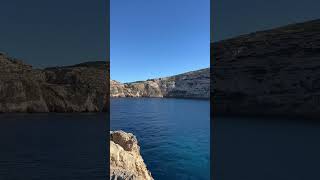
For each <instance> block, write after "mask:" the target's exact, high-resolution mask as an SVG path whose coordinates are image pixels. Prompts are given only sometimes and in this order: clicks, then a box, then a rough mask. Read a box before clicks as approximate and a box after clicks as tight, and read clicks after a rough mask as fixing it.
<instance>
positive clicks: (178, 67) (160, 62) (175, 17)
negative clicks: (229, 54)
mask: <svg viewBox="0 0 320 180" xmlns="http://www.w3.org/2000/svg"><path fill="white" fill-rule="evenodd" d="M110 3H111V4H110V11H111V16H110V18H111V19H110V38H111V41H110V46H111V49H110V54H111V55H110V56H111V60H110V61H111V65H110V71H111V78H112V79H115V80H119V81H121V82H132V81H137V80H145V79H148V78H155V77H164V76H169V75H175V74H179V73H183V72H187V71H191V70H198V69H201V68H206V67H209V65H210V1H209V0H111V2H110Z"/></svg>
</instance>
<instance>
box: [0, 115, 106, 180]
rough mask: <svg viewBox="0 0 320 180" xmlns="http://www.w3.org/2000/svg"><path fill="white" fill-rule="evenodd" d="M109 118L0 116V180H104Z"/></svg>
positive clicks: (91, 116)
mask: <svg viewBox="0 0 320 180" xmlns="http://www.w3.org/2000/svg"><path fill="white" fill-rule="evenodd" d="M107 118H108V114H106V113H69V114H58V113H40V114H39V113H35V114H12V113H11V114H0V179H1V180H21V179H30V180H44V179H45V180H89V179H90V180H105V179H107V177H108V175H107V170H108V168H109V167H108V165H107V162H108V159H107V153H109V151H108V150H107V145H106V144H107V140H108V138H107V137H108V133H109V132H108V131H107V125H108V124H107Z"/></svg>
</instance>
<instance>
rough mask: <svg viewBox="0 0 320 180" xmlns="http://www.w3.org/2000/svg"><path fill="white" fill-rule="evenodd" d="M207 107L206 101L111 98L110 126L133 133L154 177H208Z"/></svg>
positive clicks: (179, 179) (193, 179)
mask: <svg viewBox="0 0 320 180" xmlns="http://www.w3.org/2000/svg"><path fill="white" fill-rule="evenodd" d="M209 107H210V102H209V101H207V100H190V99H162V98H117V99H111V129H112V130H119V129H121V130H124V131H127V132H131V133H133V134H134V135H136V136H137V139H138V141H139V145H140V146H141V154H142V156H143V159H144V161H145V163H146V164H147V167H148V169H149V170H150V171H151V173H152V176H153V177H154V178H155V179H156V180H175V179H177V180H185V179H186V180H187V179H188V180H208V179H209V177H210V176H209V174H210V171H209V170H210V163H209V158H210V145H209V142H210V117H209V113H210V108H209Z"/></svg>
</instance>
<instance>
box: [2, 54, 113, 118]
mask: <svg viewBox="0 0 320 180" xmlns="http://www.w3.org/2000/svg"><path fill="white" fill-rule="evenodd" d="M107 66H108V64H106V63H105V62H88V63H82V64H78V65H75V66H65V67H54V68H46V69H33V68H32V66H30V65H27V64H24V63H23V62H22V61H19V60H16V59H14V58H11V57H8V56H7V55H6V54H4V53H0V112H97V111H102V110H106V109H109V108H108V107H107V106H108V102H107V98H106V94H108V89H109V88H108V84H107V80H106V79H107V69H108V68H107Z"/></svg>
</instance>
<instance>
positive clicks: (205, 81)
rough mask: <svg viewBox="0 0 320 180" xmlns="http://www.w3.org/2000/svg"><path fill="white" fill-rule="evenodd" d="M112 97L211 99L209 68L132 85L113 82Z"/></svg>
mask: <svg viewBox="0 0 320 180" xmlns="http://www.w3.org/2000/svg"><path fill="white" fill-rule="evenodd" d="M110 84H111V90H110V96H111V97H172V98H173V97H174V98H204V99H207V98H209V92H210V91H209V86H210V75H209V68H207V69H201V70H198V71H192V72H188V73H184V74H180V75H176V76H171V77H166V78H158V79H149V80H146V81H138V82H132V83H120V82H117V81H114V80H111V82H110Z"/></svg>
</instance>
